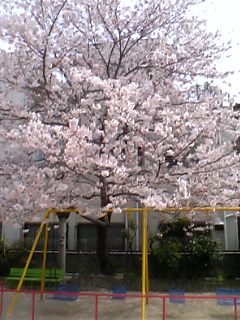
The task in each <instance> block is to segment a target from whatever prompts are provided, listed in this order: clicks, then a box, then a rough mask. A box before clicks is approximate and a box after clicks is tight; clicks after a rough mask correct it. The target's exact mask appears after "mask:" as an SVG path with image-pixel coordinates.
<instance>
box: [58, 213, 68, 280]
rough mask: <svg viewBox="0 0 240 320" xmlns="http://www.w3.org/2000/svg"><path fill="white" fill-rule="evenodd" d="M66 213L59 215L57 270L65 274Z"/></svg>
mask: <svg viewBox="0 0 240 320" xmlns="http://www.w3.org/2000/svg"><path fill="white" fill-rule="evenodd" d="M69 214H70V213H68V212H66V213H59V214H57V215H58V218H59V229H58V234H59V244H58V268H60V269H62V270H63V271H64V274H65V272H66V234H67V219H68V217H69Z"/></svg>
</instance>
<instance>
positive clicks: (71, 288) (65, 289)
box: [52, 284, 80, 301]
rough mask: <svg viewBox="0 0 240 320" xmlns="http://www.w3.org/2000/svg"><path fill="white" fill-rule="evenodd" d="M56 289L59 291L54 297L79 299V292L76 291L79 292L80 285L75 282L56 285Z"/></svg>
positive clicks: (66, 299)
mask: <svg viewBox="0 0 240 320" xmlns="http://www.w3.org/2000/svg"><path fill="white" fill-rule="evenodd" d="M56 291H59V293H55V294H54V295H53V297H52V299H54V300H63V301H75V300H77V299H78V294H74V293H78V292H79V291H80V287H79V286H78V285H73V284H60V285H58V286H57V287H56ZM60 292H61V293H60Z"/></svg>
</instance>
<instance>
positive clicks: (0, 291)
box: [0, 286, 240, 320]
mask: <svg viewBox="0 0 240 320" xmlns="http://www.w3.org/2000/svg"><path fill="white" fill-rule="evenodd" d="M6 293H12V294H16V290H12V289H6V288H4V287H3V286H2V287H1V288H0V318H1V317H2V316H3V303H4V299H5V294H6ZM18 294H27V295H28V297H30V296H31V310H27V311H28V312H29V314H30V312H31V320H36V317H35V308H36V303H37V301H36V297H39V299H40V298H41V295H43V294H44V296H47V295H58V296H59V295H64V296H77V297H91V298H93V299H94V301H95V305H94V306H92V307H93V309H94V319H95V320H101V319H100V316H99V303H100V301H99V300H100V298H114V297H115V298H118V299H119V298H125V299H126V300H127V299H129V298H134V299H140V300H141V299H142V298H148V300H150V299H158V301H159V302H161V303H160V304H159V306H161V315H160V317H159V319H162V320H168V310H167V305H168V303H169V300H170V298H171V299H172V298H174V299H176V300H177V299H184V301H185V302H187V301H196V300H204V301H208V302H209V301H211V300H215V301H216V302H217V300H219V299H221V300H223V301H224V299H226V300H228V301H229V300H230V301H232V309H231V310H232V311H231V310H230V313H231V312H232V319H233V320H238V304H239V303H240V296H230V295H226V296H224V295H223V296H220V295H210V294H204V295H203V294H185V295H184V296H182V295H174V296H173V295H171V297H170V295H169V294H149V295H146V296H143V295H141V294H135V293H133V294H120V293H117V294H113V293H101V292H63V291H44V292H40V291H36V290H20V291H19V292H18ZM29 295H30V296H29ZM149 303H151V302H149ZM171 307H172V306H171ZM174 307H175V306H174V305H173V307H172V308H174ZM222 307H224V306H222ZM139 308H141V306H140V304H139ZM66 316H67V315H66ZM146 319H147V317H146ZM229 319H231V318H229Z"/></svg>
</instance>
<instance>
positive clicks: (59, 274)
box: [5, 268, 64, 284]
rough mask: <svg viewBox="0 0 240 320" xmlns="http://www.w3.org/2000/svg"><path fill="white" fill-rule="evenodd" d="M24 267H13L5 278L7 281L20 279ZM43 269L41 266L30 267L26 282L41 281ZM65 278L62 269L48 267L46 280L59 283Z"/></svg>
mask: <svg viewBox="0 0 240 320" xmlns="http://www.w3.org/2000/svg"><path fill="white" fill-rule="evenodd" d="M23 270H24V269H23V268H11V269H10V272H9V275H8V276H7V277H6V278H5V280H6V282H7V283H9V282H14V281H19V280H20V279H21V277H22V274H23ZM41 279H42V269H41V268H28V269H27V273H26V276H25V278H24V282H28V283H29V282H30V283H36V282H41ZM63 280H64V272H63V270H61V269H55V268H54V269H46V270H45V282H46V283H54V284H57V283H59V282H61V281H63Z"/></svg>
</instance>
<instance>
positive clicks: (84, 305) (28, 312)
mask: <svg viewBox="0 0 240 320" xmlns="http://www.w3.org/2000/svg"><path fill="white" fill-rule="evenodd" d="M101 293H104V292H101ZM205 295H206V293H205V294H204V293H202V294H198V296H201V297H204V296H205ZM208 295H209V293H208ZM12 297H13V293H4V296H3V309H2V316H1V317H0V319H1V320H33V319H34V320H46V319H51V320H58V319H59V320H60V319H62V320H63V319H64V320H65V319H69V320H79V319H81V320H95V319H96V318H95V312H96V308H95V301H96V298H95V297H94V296H92V297H91V296H90V297H84V296H80V297H78V298H77V299H76V300H74V301H62V300H56V299H53V296H51V295H47V296H46V295H44V297H43V299H42V300H41V299H40V296H39V295H36V297H35V310H34V316H33V314H32V296H31V295H30V294H26V293H25V294H22V293H21V294H19V296H18V299H17V303H16V306H15V308H14V311H12V313H11V314H8V312H7V311H9V310H8V309H9V305H10V303H11V301H12ZM239 309H240V308H239ZM239 313H240V310H239ZM97 319H98V320H117V319H118V320H135V319H138V320H140V319H141V298H125V299H112V298H111V297H99V306H98V318H97ZM145 319H146V320H157V319H161V320H162V319H163V307H162V300H161V299H157V298H150V299H149V301H148V304H147V305H146V317H145ZM174 319H176V320H200V319H201V320H203V319H204V320H230V319H233V320H236V318H235V317H234V307H233V306H228V305H227V306H226V305H225V306H222V305H218V304H217V302H216V300H215V299H211V300H207V299H194V300H193V299H185V302H184V303H180V304H179V303H170V302H169V301H168V300H166V320H174ZM239 319H240V316H239Z"/></svg>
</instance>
